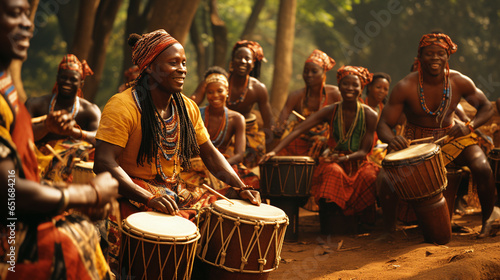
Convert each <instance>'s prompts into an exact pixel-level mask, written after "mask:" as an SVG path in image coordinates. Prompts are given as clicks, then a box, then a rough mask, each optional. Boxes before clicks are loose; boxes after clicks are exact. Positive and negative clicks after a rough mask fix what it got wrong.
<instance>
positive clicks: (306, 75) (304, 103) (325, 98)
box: [274, 50, 341, 158]
mask: <svg viewBox="0 0 500 280" xmlns="http://www.w3.org/2000/svg"><path fill="white" fill-rule="evenodd" d="M333 66H335V60H333V58H331V57H329V56H328V55H327V54H326V53H324V52H322V51H320V50H314V51H313V52H312V53H311V55H310V56H309V57H308V58H307V60H306V62H305V64H304V70H303V71H302V78H303V79H304V82H305V84H306V86H305V87H304V88H302V89H299V90H296V91H294V92H292V93H290V95H288V98H287V100H286V103H285V105H284V106H283V109H282V110H281V113H280V115H279V117H278V120H277V122H276V127H275V128H274V133H275V136H277V137H280V138H281V139H283V138H284V137H286V135H287V134H288V133H289V132H290V131H292V130H293V128H294V127H295V126H296V125H297V124H298V122H299V121H291V120H290V121H289V120H288V119H289V117H290V114H291V113H292V111H293V110H295V112H297V113H299V114H300V115H302V116H303V117H305V118H307V117H309V116H310V115H311V114H312V113H314V112H316V111H318V110H319V109H321V108H323V107H325V106H327V105H330V104H333V103H335V102H338V101H340V99H341V97H340V92H339V88H338V87H337V86H334V85H328V84H325V81H326V72H328V71H330V70H331V69H332V68H333ZM327 140H328V124H327V123H322V124H320V125H318V126H316V127H314V128H312V129H311V130H310V131H308V132H306V133H305V134H302V135H300V137H299V138H297V139H295V140H293V141H292V142H291V143H290V145H288V146H286V147H285V148H284V149H283V150H281V151H280V153H279V155H283V156H286V155H290V156H311V157H314V158H316V157H318V156H319V154H320V153H321V149H322V148H323V146H324V145H325V144H326V141H327Z"/></svg>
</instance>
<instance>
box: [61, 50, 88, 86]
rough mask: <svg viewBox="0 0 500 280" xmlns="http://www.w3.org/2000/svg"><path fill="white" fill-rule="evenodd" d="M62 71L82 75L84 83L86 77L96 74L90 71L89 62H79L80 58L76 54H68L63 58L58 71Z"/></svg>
mask: <svg viewBox="0 0 500 280" xmlns="http://www.w3.org/2000/svg"><path fill="white" fill-rule="evenodd" d="M61 69H66V70H73V71H76V72H78V73H80V76H81V77H82V81H83V80H84V79H85V77H87V76H90V75H93V74H94V72H92V69H90V67H89V65H88V64H87V61H85V60H84V59H82V61H81V62H80V60H78V58H77V57H76V55H74V54H67V55H65V56H64V57H63V59H62V61H61V63H59V69H58V70H61Z"/></svg>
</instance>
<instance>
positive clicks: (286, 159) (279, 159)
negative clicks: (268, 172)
mask: <svg viewBox="0 0 500 280" xmlns="http://www.w3.org/2000/svg"><path fill="white" fill-rule="evenodd" d="M266 162H269V163H292V162H293V163H296V162H300V163H304V164H314V159H313V158H312V157H308V156H273V157H272V158H270V159H268V160H267V161H266Z"/></svg>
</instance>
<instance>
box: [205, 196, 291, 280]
mask: <svg viewBox="0 0 500 280" xmlns="http://www.w3.org/2000/svg"><path fill="white" fill-rule="evenodd" d="M231 201H232V202H233V203H234V204H231V203H230V202H228V201H226V200H218V201H216V202H214V203H212V205H211V206H210V208H209V209H208V210H207V211H206V212H204V221H203V222H202V226H201V239H200V246H199V249H198V253H197V256H198V258H199V259H200V260H201V261H202V262H203V263H205V267H206V269H207V270H208V271H207V273H206V274H205V275H206V277H204V278H205V279H217V280H220V279H228V280H229V279H231V280H232V279H267V277H268V276H269V273H270V272H271V271H273V270H275V269H276V268H278V264H279V262H280V260H281V248H282V246H283V239H284V236H285V231H286V227H287V225H288V218H287V216H286V214H285V212H283V211H282V210H281V209H279V208H277V207H274V206H271V205H267V204H261V205H260V206H256V205H253V204H250V203H248V202H246V201H243V200H235V199H232V200H231Z"/></svg>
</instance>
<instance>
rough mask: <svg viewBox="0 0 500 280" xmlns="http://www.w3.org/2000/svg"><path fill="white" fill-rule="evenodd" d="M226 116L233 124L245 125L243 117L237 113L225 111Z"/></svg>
mask: <svg viewBox="0 0 500 280" xmlns="http://www.w3.org/2000/svg"><path fill="white" fill-rule="evenodd" d="M227 116H228V118H229V119H230V120H232V121H233V122H235V123H245V117H244V116H243V115H242V114H241V113H239V112H236V111H234V110H231V109H229V110H227Z"/></svg>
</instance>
